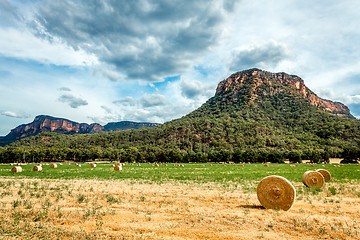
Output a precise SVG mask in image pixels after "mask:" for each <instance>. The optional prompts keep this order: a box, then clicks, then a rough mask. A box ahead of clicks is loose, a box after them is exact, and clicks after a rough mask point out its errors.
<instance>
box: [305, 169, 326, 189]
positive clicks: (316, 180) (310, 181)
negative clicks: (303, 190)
mask: <svg viewBox="0 0 360 240" xmlns="http://www.w3.org/2000/svg"><path fill="white" fill-rule="evenodd" d="M302 181H303V183H304V184H305V186H307V187H320V188H321V187H322V186H324V183H325V179H324V177H323V175H322V174H321V173H319V172H316V171H307V172H305V173H304V174H303V176H302Z"/></svg>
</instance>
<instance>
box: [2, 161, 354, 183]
mask: <svg viewBox="0 0 360 240" xmlns="http://www.w3.org/2000/svg"><path fill="white" fill-rule="evenodd" d="M34 166H35V164H28V165H23V166H21V167H22V169H23V171H22V172H20V173H13V172H11V168H12V166H9V165H0V176H6V177H9V176H13V177H15V178H40V179H98V180H112V179H134V180H144V181H148V182H166V181H194V182H198V183H204V182H218V183H228V182H232V183H241V182H243V181H244V180H245V181H249V180H250V181H254V180H255V181H259V180H261V179H262V178H264V177H266V176H269V175H279V176H283V177H285V178H287V179H289V180H290V181H294V182H301V181H302V179H301V178H302V175H303V173H304V172H305V171H308V170H316V169H320V168H324V169H327V170H328V171H329V172H330V173H331V176H332V181H333V182H340V183H346V182H349V181H351V180H359V179H360V167H359V166H357V165H356V164H351V165H343V166H341V167H334V166H333V165H332V164H326V165H325V167H323V166H322V164H315V165H314V167H311V166H310V165H308V164H299V165H298V166H297V167H290V166H289V165H288V164H269V166H268V167H264V166H263V165H262V164H244V165H243V166H241V165H240V164H235V165H231V164H210V163H206V164H197V163H189V164H184V167H180V166H179V165H178V164H173V163H170V164H167V166H166V165H165V164H161V165H160V166H159V167H156V166H154V165H153V164H147V163H141V164H140V165H138V164H132V163H129V164H126V165H125V166H123V170H122V171H114V168H113V167H112V164H110V163H98V164H97V167H96V168H91V167H90V164H88V163H83V164H82V166H81V167H77V166H75V165H74V164H63V165H58V168H51V167H50V165H43V171H41V172H34V171H32V169H33V167H34Z"/></svg>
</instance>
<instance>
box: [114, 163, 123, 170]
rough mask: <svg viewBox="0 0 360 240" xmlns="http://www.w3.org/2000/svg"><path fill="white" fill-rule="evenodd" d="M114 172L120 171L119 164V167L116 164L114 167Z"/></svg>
mask: <svg viewBox="0 0 360 240" xmlns="http://www.w3.org/2000/svg"><path fill="white" fill-rule="evenodd" d="M114 170H115V171H122V166H121V164H119V165H118V164H116V165H115V167H114Z"/></svg>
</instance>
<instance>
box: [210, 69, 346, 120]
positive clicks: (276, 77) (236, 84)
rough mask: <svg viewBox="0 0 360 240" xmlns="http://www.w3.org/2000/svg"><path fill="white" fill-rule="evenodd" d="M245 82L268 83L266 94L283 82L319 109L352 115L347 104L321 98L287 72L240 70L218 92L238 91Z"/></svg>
mask: <svg viewBox="0 0 360 240" xmlns="http://www.w3.org/2000/svg"><path fill="white" fill-rule="evenodd" d="M245 84H251V86H252V90H256V89H257V88H258V87H259V86H260V85H262V84H267V85H269V86H270V88H269V89H270V91H268V92H265V93H264V95H266V94H271V95H273V94H276V93H278V91H279V90H277V91H275V90H274V89H273V88H272V87H271V86H272V85H275V84H282V85H284V86H286V87H290V88H293V89H294V90H295V91H296V92H298V93H299V94H300V95H301V96H302V97H304V98H305V99H307V100H308V102H309V103H310V104H311V105H313V106H316V107H318V108H319V109H321V110H323V111H326V112H329V113H332V114H335V115H337V116H340V117H351V114H350V110H349V108H348V107H347V106H345V105H344V104H342V103H339V102H333V101H330V100H325V99H322V98H319V97H318V96H317V95H316V94H315V93H314V92H312V91H311V90H310V89H309V88H307V87H306V86H305V84H304V80H302V79H301V78H300V77H298V76H294V75H289V74H286V73H270V72H266V71H262V70H259V69H252V70H248V71H243V72H238V73H235V74H233V75H231V76H230V77H228V78H227V79H225V80H223V81H222V82H220V83H219V85H218V87H217V89H216V94H221V93H224V92H228V91H235V92H236V91H237V90H239V89H241V88H242V87H243V86H244V85H245Z"/></svg>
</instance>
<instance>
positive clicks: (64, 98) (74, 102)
mask: <svg viewBox="0 0 360 240" xmlns="http://www.w3.org/2000/svg"><path fill="white" fill-rule="evenodd" d="M58 100H59V101H60V102H63V103H68V104H69V106H70V107H71V108H78V107H80V106H85V105H88V102H87V101H86V100H84V99H81V98H77V97H74V96H73V95H71V94H63V95H61V96H60V97H59V99H58Z"/></svg>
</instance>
